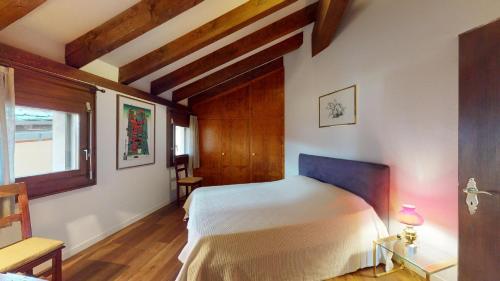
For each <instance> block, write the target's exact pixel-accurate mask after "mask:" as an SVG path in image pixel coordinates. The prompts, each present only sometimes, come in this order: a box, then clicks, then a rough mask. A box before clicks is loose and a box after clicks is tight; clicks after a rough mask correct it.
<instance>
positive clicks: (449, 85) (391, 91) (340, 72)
mask: <svg viewBox="0 0 500 281" xmlns="http://www.w3.org/2000/svg"><path fill="white" fill-rule="evenodd" d="M498 16H500V1H498V0H489V1H487V0H479V1H466V0H462V1H456V0H447V1H434V0H426V1H393V0H392V1H391V0H377V1H370V0H356V1H354V3H353V5H352V6H351V7H350V9H349V11H348V13H347V15H346V22H345V24H344V25H343V27H342V28H341V30H340V32H339V33H338V36H337V38H336V39H335V41H334V42H333V43H332V45H331V46H330V47H329V48H328V49H326V50H325V51H323V52H322V53H320V54H319V55H318V56H316V57H314V58H311V46H310V40H311V30H312V26H308V27H307V28H306V30H305V36H304V45H303V46H302V48H301V49H299V50H298V51H295V52H293V53H291V54H289V55H287V56H286V58H285V69H286V79H285V81H286V82H285V83H286V85H285V93H286V94H285V95H286V98H285V109H286V113H285V114H286V121H285V123H286V132H285V150H286V174H287V175H293V174H297V161H298V154H299V153H310V154H317V155H325V156H332V157H339V158H346V159H355V160H364V161H371V162H378V163H385V164H388V165H390V167H391V195H390V197H391V211H392V214H393V215H394V213H395V212H397V210H398V209H399V208H400V206H401V204H403V203H413V204H415V205H416V206H417V211H419V212H420V213H421V214H422V215H423V216H424V218H425V220H426V221H425V224H424V225H423V226H422V227H419V228H418V232H419V234H420V238H421V241H422V242H425V243H433V244H436V245H437V247H439V248H441V249H443V250H446V251H448V252H451V253H455V254H456V251H457V250H456V248H457V236H458V217H457V214H458V211H457V210H458V205H457V200H456V198H457V181H458V179H457V176H458V168H457V166H458V160H457V159H458V37H457V36H458V34H460V33H462V32H464V31H466V30H469V29H471V28H473V27H475V26H478V25H482V24H485V23H487V22H490V21H492V20H494V19H495V18H497V17H498ZM352 84H357V85H358V124H356V125H350V126H337V127H329V128H321V129H320V128H318V97H319V96H320V95H323V94H326V93H329V92H331V91H334V90H337V89H342V88H344V87H347V86H350V85H352ZM393 218H394V216H393ZM400 229H401V226H400V224H399V223H397V222H395V221H392V223H391V225H390V232H391V233H397V232H398V231H400ZM441 276H442V278H444V279H447V280H453V279H456V273H453V272H446V273H444V274H441Z"/></svg>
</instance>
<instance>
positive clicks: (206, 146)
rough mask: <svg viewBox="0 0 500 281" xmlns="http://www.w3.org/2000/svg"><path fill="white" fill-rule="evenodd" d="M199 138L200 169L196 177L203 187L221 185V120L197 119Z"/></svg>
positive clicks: (197, 170)
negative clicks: (199, 179)
mask: <svg viewBox="0 0 500 281" xmlns="http://www.w3.org/2000/svg"><path fill="white" fill-rule="evenodd" d="M198 130H199V136H200V141H199V143H200V168H199V169H196V175H197V176H200V177H203V185H204V186H207V185H218V184H221V179H220V176H221V175H220V173H221V159H222V158H221V153H222V143H221V142H222V139H221V135H222V134H221V133H222V119H198Z"/></svg>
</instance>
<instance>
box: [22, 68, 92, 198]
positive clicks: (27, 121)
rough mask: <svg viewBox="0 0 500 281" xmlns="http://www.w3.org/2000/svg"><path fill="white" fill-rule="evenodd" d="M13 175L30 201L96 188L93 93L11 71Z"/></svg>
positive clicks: (24, 71) (74, 85)
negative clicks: (13, 112)
mask: <svg viewBox="0 0 500 281" xmlns="http://www.w3.org/2000/svg"><path fill="white" fill-rule="evenodd" d="M14 81H15V85H14V87H15V95H16V97H15V98H16V110H15V116H16V120H15V121H16V133H15V140H16V143H15V152H14V174H15V176H16V182H26V184H27V186H28V194H29V196H30V198H36V197H41V196H47V195H50V194H55V193H59V192H64V191H68V190H72V189H76V188H81V187H85V186H90V185H94V184H95V183H96V166H95V163H96V157H95V155H96V154H95V111H94V110H93V109H94V108H95V87H93V86H89V85H86V84H83V83H79V82H74V81H72V80H66V79H63V78H59V77H56V76H51V75H48V74H44V73H41V72H37V71H34V70H28V69H23V68H16V69H15V74H14Z"/></svg>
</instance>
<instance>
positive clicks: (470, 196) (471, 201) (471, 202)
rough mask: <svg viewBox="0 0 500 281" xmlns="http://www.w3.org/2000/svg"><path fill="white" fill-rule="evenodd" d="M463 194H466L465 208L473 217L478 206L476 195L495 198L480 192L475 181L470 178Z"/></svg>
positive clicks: (485, 192) (490, 194)
mask: <svg viewBox="0 0 500 281" xmlns="http://www.w3.org/2000/svg"><path fill="white" fill-rule="evenodd" d="M463 192H464V193H466V194H467V198H466V199H465V202H466V203H467V207H469V213H470V214H471V215H473V214H474V213H476V210H477V207H478V205H479V199H478V198H477V195H478V194H486V195H489V196H495V194H493V193H490V192H487V191H481V190H479V189H478V188H477V184H476V180H475V179H474V178H470V179H469V181H468V182H467V187H466V188H465V189H464V190H463Z"/></svg>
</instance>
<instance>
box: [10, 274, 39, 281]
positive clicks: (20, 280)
mask: <svg viewBox="0 0 500 281" xmlns="http://www.w3.org/2000/svg"><path fill="white" fill-rule="evenodd" d="M0 281H46V280H44V279H39V278H36V277H31V276H26V275H19V274H14V273H0Z"/></svg>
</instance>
